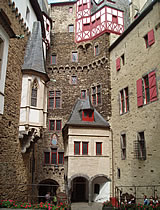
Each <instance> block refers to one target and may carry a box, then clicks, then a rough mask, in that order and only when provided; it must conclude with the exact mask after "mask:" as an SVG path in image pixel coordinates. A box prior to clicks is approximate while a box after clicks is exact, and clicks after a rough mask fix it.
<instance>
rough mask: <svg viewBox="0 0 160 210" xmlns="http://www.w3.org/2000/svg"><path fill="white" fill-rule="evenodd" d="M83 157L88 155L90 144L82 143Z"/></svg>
mask: <svg viewBox="0 0 160 210" xmlns="http://www.w3.org/2000/svg"><path fill="white" fill-rule="evenodd" d="M82 155H88V142H82Z"/></svg>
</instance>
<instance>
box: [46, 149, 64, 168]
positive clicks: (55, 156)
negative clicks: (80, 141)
mask: <svg viewBox="0 0 160 210" xmlns="http://www.w3.org/2000/svg"><path fill="white" fill-rule="evenodd" d="M44 164H53V165H63V164H64V152H58V150H57V148H52V149H51V152H44Z"/></svg>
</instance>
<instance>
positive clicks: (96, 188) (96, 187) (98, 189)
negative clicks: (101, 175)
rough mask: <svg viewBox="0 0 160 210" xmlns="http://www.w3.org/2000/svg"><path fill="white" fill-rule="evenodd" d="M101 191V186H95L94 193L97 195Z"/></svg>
mask: <svg viewBox="0 0 160 210" xmlns="http://www.w3.org/2000/svg"><path fill="white" fill-rule="evenodd" d="M99 191H100V185H99V184H95V185H94V193H95V194H99Z"/></svg>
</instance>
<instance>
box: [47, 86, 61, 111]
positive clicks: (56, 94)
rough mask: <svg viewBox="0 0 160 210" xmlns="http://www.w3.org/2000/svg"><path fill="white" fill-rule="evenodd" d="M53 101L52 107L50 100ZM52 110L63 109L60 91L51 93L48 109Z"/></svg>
mask: <svg viewBox="0 0 160 210" xmlns="http://www.w3.org/2000/svg"><path fill="white" fill-rule="evenodd" d="M51 93H52V94H51ZM51 99H53V106H50V100H51ZM58 102H59V103H58ZM58 104H59V105H58ZM52 108H53V109H58V108H61V91H60V90H51V91H49V97H48V109H52Z"/></svg>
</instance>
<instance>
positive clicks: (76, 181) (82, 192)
mask: <svg viewBox="0 0 160 210" xmlns="http://www.w3.org/2000/svg"><path fill="white" fill-rule="evenodd" d="M68 181H69V183H68V184H69V192H70V193H69V197H70V199H71V202H87V201H88V200H89V177H88V176H87V175H84V174H76V175H74V176H72V177H71V178H70V179H69V180H68Z"/></svg>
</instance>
